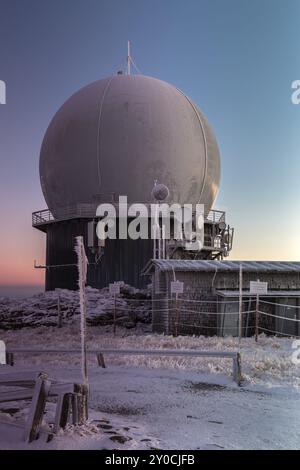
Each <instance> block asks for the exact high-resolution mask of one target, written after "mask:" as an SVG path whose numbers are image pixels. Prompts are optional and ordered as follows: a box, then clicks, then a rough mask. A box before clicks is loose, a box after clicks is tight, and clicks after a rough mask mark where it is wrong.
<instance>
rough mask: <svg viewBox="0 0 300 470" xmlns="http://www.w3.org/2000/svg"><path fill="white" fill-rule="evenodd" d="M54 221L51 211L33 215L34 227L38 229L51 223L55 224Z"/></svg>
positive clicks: (46, 210) (38, 212)
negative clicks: (38, 226)
mask: <svg viewBox="0 0 300 470" xmlns="http://www.w3.org/2000/svg"><path fill="white" fill-rule="evenodd" d="M54 220H55V219H54V217H53V215H52V214H51V212H50V211H49V209H44V210H42V211H37V212H33V213H32V225H33V227H36V226H37V225H42V224H47V223H49V222H54Z"/></svg>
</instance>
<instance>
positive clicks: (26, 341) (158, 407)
mask: <svg viewBox="0 0 300 470" xmlns="http://www.w3.org/2000/svg"><path fill="white" fill-rule="evenodd" d="M110 330H111V327H105V328H104V327H102V328H99V327H89V328H88V347H89V348H91V349H92V348H98V349H101V347H115V348H120V349H121V348H123V349H124V348H149V349H150V348H151V349H152V348H162V349H164V348H168V349H169V348H186V349H190V348H197V349H202V350H224V351H233V350H237V348H238V340H237V339H236V338H231V337H228V338H219V337H211V338H205V337H178V338H173V337H170V336H161V335H154V334H139V333H138V330H134V333H133V330H131V332H129V331H128V330H126V329H121V328H119V329H118V331H117V336H116V337H113V335H112V333H111V331H110ZM0 339H3V340H4V341H5V342H6V344H7V345H8V346H12V347H19V348H21V347H27V348H30V347H32V348H35V347H36V348H44V349H47V348H55V347H59V348H66V349H68V348H79V333H78V326H77V324H76V322H75V323H74V324H72V325H69V326H68V327H64V328H61V329H58V328H53V327H48V328H46V327H40V328H35V329H30V328H26V329H22V330H19V331H5V332H0ZM292 353H293V349H292V340H291V339H283V338H273V337H266V336H264V335H261V336H260V337H259V340H258V343H255V341H254V339H253V338H244V339H243V340H242V342H241V356H242V372H243V377H244V382H243V385H242V387H238V386H237V385H236V384H235V383H234V382H233V381H232V376H231V375H232V364H231V361H230V360H228V359H222V360H220V359H211V358H180V357H179V358H171V357H170V358H157V357H148V356H144V357H141V356H130V357H126V358H125V357H120V356H118V357H112V356H108V357H106V358H105V361H106V364H107V366H108V367H107V369H101V368H98V367H97V364H96V359H95V358H93V357H91V358H90V359H89V379H90V385H91V399H90V422H89V424H88V425H87V426H86V427H85V428H83V429H73V428H72V427H69V428H68V429H67V430H66V431H65V432H64V433H61V434H60V435H59V436H56V437H55V438H54V439H53V440H52V441H51V442H49V443H43V442H42V440H39V441H36V442H35V443H33V444H31V445H30V446H25V447H26V448H41V447H43V448H47V449H60V448H63V449H66V448H77V449H78V448H83V449H101V448H119V449H134V448H138V449H142V448H160V449H180V448H188V449H197V448H200V449H223V448H224V449H249V448H250V449H284V448H289V449H299V448H300V424H299V423H300V406H299V405H300V395H299V391H300V367H299V365H296V364H293V362H292ZM16 366H17V367H26V368H31V369H32V368H35V369H36V370H46V371H47V372H48V373H49V374H50V375H51V376H52V377H55V378H60V379H64V380H68V381H70V380H73V381H77V382H78V381H80V380H81V379H80V358H79V357H75V356H69V355H62V354H59V355H58V354H57V355H53V356H52V355H51V356H49V355H46V354H45V355H39V356H35V357H29V356H27V357H22V356H21V355H20V356H18V355H17V356H16ZM17 406H19V404H12V403H10V404H7V405H5V406H4V405H1V409H2V412H1V414H2V416H3V415H5V416H6V417H7V419H11V420H16V419H17V418H18V416H19V415H20V413H19V412H18V411H16V409H17ZM5 407H6V408H9V409H10V412H9V413H4V408H5ZM48 413H50V414H51V409H49V411H48ZM9 416H11V417H9ZM14 438H15V439H16V434H14ZM20 446H21V444H20V439H19V441H18V442H14V439H12V438H9V437H8V435H7V434H6V432H4V430H3V429H1V426H0V448H1V449H3V448H20Z"/></svg>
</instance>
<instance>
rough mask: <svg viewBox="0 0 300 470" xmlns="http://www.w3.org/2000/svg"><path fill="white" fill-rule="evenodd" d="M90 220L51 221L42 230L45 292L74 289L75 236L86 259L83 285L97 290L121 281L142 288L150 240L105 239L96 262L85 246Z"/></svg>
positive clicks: (150, 251) (149, 257) (146, 277)
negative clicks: (85, 279)
mask: <svg viewBox="0 0 300 470" xmlns="http://www.w3.org/2000/svg"><path fill="white" fill-rule="evenodd" d="M91 220H92V219H72V220H67V221H59V222H54V223H53V222H52V223H50V224H48V225H47V226H45V227H44V231H45V232H46V234H47V249H46V266H47V269H46V283H45V284H46V286H45V287H46V290H54V289H55V288H63V289H77V282H78V281H77V279H78V273H77V266H76V263H77V256H76V253H75V251H74V247H75V237H77V236H79V235H81V236H83V239H84V243H85V248H86V254H87V257H88V260H89V266H88V276H87V284H88V285H89V286H91V287H95V288H97V289H101V288H102V287H106V286H108V284H109V283H111V282H114V281H124V282H125V283H126V284H130V285H132V286H135V287H137V288H145V287H146V286H147V284H148V283H149V277H148V276H141V274H140V273H141V271H142V269H143V268H144V266H145V265H146V263H147V262H148V261H149V259H151V258H152V254H153V251H152V250H153V247H152V240H140V239H138V240H130V239H128V240H118V239H117V240H110V239H107V240H106V243H105V248H104V251H103V255H102V256H101V258H100V260H99V261H98V263H95V256H94V255H93V253H92V252H91V250H90V249H89V248H88V246H87V226H88V222H90V221H91Z"/></svg>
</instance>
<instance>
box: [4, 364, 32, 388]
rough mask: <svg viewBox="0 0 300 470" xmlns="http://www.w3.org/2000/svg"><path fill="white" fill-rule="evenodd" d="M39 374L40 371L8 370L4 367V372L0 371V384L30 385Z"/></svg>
mask: <svg viewBox="0 0 300 470" xmlns="http://www.w3.org/2000/svg"><path fill="white" fill-rule="evenodd" d="M40 374H41V372H36V371H34V372H33V371H20V372H8V371H7V368H5V372H4V373H3V372H1V371H0V385H9V386H13V385H14V386H24V387H25V386H29V385H31V386H32V385H34V383H35V381H36V380H37V378H38V377H39V375H40Z"/></svg>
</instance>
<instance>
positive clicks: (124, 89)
mask: <svg viewBox="0 0 300 470" xmlns="http://www.w3.org/2000/svg"><path fill="white" fill-rule="evenodd" d="M40 178H41V186H42V190H43V193H44V197H45V200H46V202H47V205H48V207H49V209H50V210H51V211H52V213H53V214H54V215H56V214H59V212H60V211H61V210H63V209H64V208H66V207H69V206H73V205H75V204H78V203H95V202H111V201H112V196H113V195H114V196H115V197H116V198H118V196H119V195H122V196H127V197H128V202H129V203H133V202H151V191H152V189H153V185H154V181H155V180H157V181H158V182H159V183H161V184H164V185H166V186H167V187H168V189H169V191H170V196H169V198H168V202H177V203H180V204H183V203H193V204H195V203H198V202H200V203H204V204H205V209H206V211H208V210H209V209H210V208H211V207H212V205H213V202H214V200H215V198H216V194H217V191H218V186H219V180H220V158H219V151H218V146H217V142H216V139H215V137H214V135H213V132H212V130H211V128H210V127H209V125H208V123H207V120H206V118H205V117H204V116H203V114H202V112H201V111H200V110H199V109H198V108H197V106H196V105H195V104H194V103H193V102H192V101H191V100H190V99H189V98H187V96H185V95H184V94H183V93H182V92H181V91H180V90H178V89H177V88H176V87H174V86H172V85H170V84H168V83H166V82H163V81H161V80H158V79H155V78H151V77H146V76H143V75H116V76H112V77H108V78H105V79H103V80H98V81H96V82H94V83H92V84H90V85H88V86H85V87H84V88H82V89H81V90H79V91H78V92H77V93H75V94H74V95H72V96H71V97H70V98H69V99H68V100H67V101H66V102H65V103H64V104H63V106H62V107H61V108H60V109H59V110H58V112H57V113H56V115H55V116H54V118H53V119H52V121H51V123H50V125H49V127H48V129H47V132H46V134H45V137H44V140H43V143H42V148H41V154H40Z"/></svg>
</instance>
